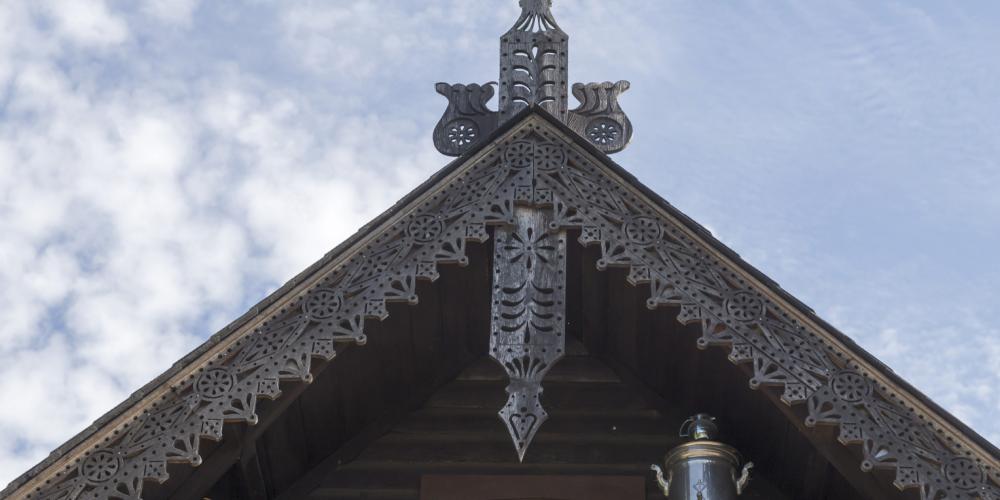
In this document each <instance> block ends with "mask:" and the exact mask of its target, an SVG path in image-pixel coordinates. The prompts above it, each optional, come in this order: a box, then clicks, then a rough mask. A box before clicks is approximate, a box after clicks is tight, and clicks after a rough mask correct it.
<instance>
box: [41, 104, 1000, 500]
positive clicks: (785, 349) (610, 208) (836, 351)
mask: <svg viewBox="0 0 1000 500" xmlns="http://www.w3.org/2000/svg"><path fill="white" fill-rule="evenodd" d="M528 167H530V168H528ZM546 206H551V209H546V211H547V210H551V219H549V218H548V217H549V216H548V215H546V216H545V217H546V219H545V220H547V221H549V222H548V223H547V225H546V234H547V235H549V236H553V235H560V234H564V233H563V232H567V231H574V232H578V233H579V237H578V241H579V242H580V243H582V244H584V245H596V246H599V247H600V249H601V259H600V260H599V262H598V266H599V267H600V268H606V267H609V266H622V267H626V268H628V279H629V282H630V283H632V284H633V285H648V286H649V289H650V292H651V295H650V298H649V300H648V302H647V304H648V306H649V307H660V306H667V305H669V306H673V307H679V309H680V313H679V316H678V319H679V320H680V321H682V322H684V323H696V324H699V325H701V330H702V335H701V338H700V339H699V340H698V345H699V347H703V348H707V347H709V346H715V345H717V346H724V347H726V348H728V349H729V350H730V355H729V358H730V359H731V360H732V361H733V362H736V363H748V364H750V366H751V367H752V371H753V376H752V378H751V379H750V386H751V387H753V388H763V387H770V386H774V387H776V388H777V389H778V390H779V391H781V393H782V399H783V400H784V401H785V402H786V403H788V404H791V405H797V404H801V405H804V406H803V408H804V409H806V410H807V411H808V418H807V419H806V423H807V424H808V425H835V426H839V429H840V440H841V441H842V442H843V443H845V444H859V445H860V449H861V451H862V452H863V454H864V461H863V462H862V463H861V464H860V465H861V467H862V468H864V469H870V468H887V469H892V470H895V474H896V476H895V477H896V479H895V484H896V486H898V487H899V488H915V489H917V490H919V491H920V493H921V498H922V499H924V500H941V499H963V500H974V499H988V500H997V499H1000V488H998V486H997V482H996V481H997V470H996V469H995V468H994V465H993V464H995V463H996V457H991V456H990V455H989V454H988V453H985V454H984V452H983V451H982V450H979V449H976V448H974V447H972V446H971V445H967V444H965V443H968V441H965V440H963V438H962V437H961V434H960V433H959V432H957V431H956V430H954V429H953V428H950V427H945V426H943V425H938V424H937V423H935V417H934V415H933V414H932V413H930V412H928V411H926V410H920V409H915V408H914V407H913V406H912V402H913V399H912V398H909V397H908V396H907V394H906V393H905V392H903V390H902V389H900V388H899V387H896V386H893V385H892V384H891V383H888V382H885V378H884V377H881V376H880V375H879V374H878V373H876V372H869V371H868V370H869V368H868V366H869V365H867V364H866V363H865V362H864V361H863V360H862V359H861V358H860V357H859V356H858V355H857V354H855V353H853V352H852V351H850V350H849V349H847V348H844V347H843V346H841V345H840V344H838V343H837V342H836V341H834V340H832V339H833V338H834V337H833V336H832V335H830V334H829V333H827V332H824V331H823V330H821V329H819V328H818V327H816V326H815V325H813V324H805V323H803V322H802V320H801V319H800V318H801V317H802V316H800V314H799V313H798V312H797V311H796V310H795V309H793V308H792V307H791V306H790V305H788V304H787V303H785V302H784V301H783V299H778V298H775V297H776V295H775V294H773V293H772V292H771V291H770V290H769V289H768V287H767V286H766V285H764V284H762V283H760V282H758V281H756V280H755V279H752V278H749V277H748V275H747V274H746V273H745V272H744V271H743V270H742V269H741V268H740V267H738V266H737V265H736V264H735V263H733V262H731V261H729V260H726V259H724V258H722V257H720V254H719V253H717V251H716V249H715V247H713V246H712V245H710V244H709V243H707V242H705V241H704V240H702V239H700V237H697V236H696V235H695V233H694V232H693V231H692V230H691V229H690V228H688V227H687V226H684V225H683V224H681V223H679V222H678V221H677V220H676V219H674V218H673V216H670V215H668V213H667V212H666V211H665V209H664V208H663V207H661V206H659V205H657V204H656V203H654V202H652V201H651V200H649V199H648V198H646V197H644V196H643V195H641V194H639V191H638V190H637V189H636V188H634V186H631V185H630V184H629V183H628V182H627V181H624V180H622V179H621V178H619V177H618V176H617V175H615V174H614V173H612V171H611V170H610V169H609V167H607V166H605V165H603V164H602V163H600V162H599V161H598V160H597V159H595V158H593V157H591V156H589V154H588V153H586V152H584V150H583V148H580V147H578V146H577V145H575V144H573V143H572V141H570V140H568V139H566V138H565V137H564V136H563V135H562V133H561V132H558V131H557V129H556V127H555V126H554V125H553V124H551V123H549V122H548V121H546V120H545V119H543V118H540V117H538V116H535V115H530V116H529V117H528V118H526V119H525V121H524V122H522V123H521V124H518V125H517V126H516V127H515V128H514V129H513V130H512V131H511V132H510V133H508V134H507V135H506V136H504V137H503V138H501V139H498V140H497V142H496V144H495V146H490V148H488V149H487V150H486V151H484V152H483V153H481V154H480V155H479V156H477V157H475V158H471V159H470V160H469V161H468V163H466V164H465V165H463V166H461V167H459V168H458V170H456V171H455V172H454V173H453V174H451V177H448V178H446V179H444V180H443V181H442V183H441V184H440V185H439V186H438V187H436V188H432V189H431V191H429V192H428V193H426V194H425V195H423V197H422V198H421V199H419V200H417V201H414V202H412V204H410V205H407V206H405V207H402V208H400V209H399V212H397V215H395V216H393V218H392V219H390V220H389V221H387V222H385V223H384V224H383V225H382V226H379V227H375V228H372V229H371V232H370V234H369V236H368V237H367V238H368V239H367V240H364V241H362V242H360V243H358V246H357V247H355V248H353V249H351V250H349V251H346V252H347V253H346V254H345V256H344V257H343V259H346V260H342V261H338V262H339V263H338V264H336V265H335V267H334V268H333V269H332V270H330V271H329V272H327V273H326V274H324V275H320V276H317V277H316V278H315V280H314V281H310V282H309V284H308V285H307V286H308V289H307V290H306V291H304V292H303V293H301V294H300V295H299V296H297V297H296V298H294V300H293V301H292V302H291V303H290V304H289V305H288V306H287V307H285V308H284V309H282V310H281V311H280V312H278V313H276V314H275V315H274V316H273V317H271V318H270V319H269V320H268V321H267V322H265V323H263V324H262V325H261V326H260V327H259V328H257V329H256V330H255V331H254V332H253V333H252V334H250V335H247V336H245V337H243V338H242V339H240V340H239V341H238V342H236V343H235V344H234V345H233V346H232V347H231V348H230V349H228V350H226V351H224V352H222V353H220V354H219V355H218V356H216V357H214V358H213V359H212V360H211V361H209V362H207V363H206V364H204V365H203V366H193V367H191V368H190V369H189V371H188V373H190V376H188V377H187V378H186V379H185V380H184V381H183V382H182V383H180V384H178V385H176V386H175V387H172V390H171V392H170V393H169V394H168V395H167V396H165V397H163V398H162V399H160V400H157V401H156V402H154V403H153V404H152V406H150V407H149V409H148V410H147V411H146V412H145V413H143V414H142V415H141V416H139V417H138V418H136V419H134V420H131V421H128V422H127V423H125V424H123V425H121V426H118V427H114V428H111V427H109V428H104V429H102V430H101V431H100V433H101V434H99V439H101V441H100V443H99V444H98V445H96V446H93V447H92V448H90V449H87V450H86V451H85V452H83V453H79V452H75V455H73V456H71V457H70V460H67V461H66V462H65V465H64V466H63V467H62V468H61V469H60V470H57V471H47V472H45V473H44V475H43V476H41V477H40V478H39V481H38V482H37V483H34V484H38V485H40V486H37V487H35V486H34V485H33V486H32V488H33V489H32V491H30V492H28V493H27V495H26V497H27V498H31V499H40V498H45V499H80V498H87V499H112V498H114V499H138V498H140V497H141V492H142V485H143V480H154V481H165V480H166V479H167V473H166V469H167V467H166V464H167V462H179V463H188V464H197V463H199V462H200V458H199V455H198V445H199V442H200V439H202V438H207V439H221V437H222V435H223V433H222V428H223V425H224V424H225V423H227V422H254V421H255V420H256V415H255V403H256V401H257V399H258V398H261V397H266V398H273V397H277V396H278V395H279V394H280V387H279V386H280V383H281V381H284V380H310V378H311V377H310V369H311V368H310V359H311V358H313V357H321V358H325V359H330V358H332V357H333V356H334V353H335V344H336V343H337V342H363V341H364V339H365V337H364V333H363V330H364V323H365V320H366V319H368V318H384V317H385V316H386V315H387V310H386V307H385V303H386V301H401V302H408V303H411V304H413V303H416V302H417V297H416V294H415V289H416V288H415V283H416V280H420V279H424V280H433V279H434V278H435V277H436V276H437V266H438V264H443V263H457V264H460V265H461V264H465V263H466V261H467V259H466V256H465V245H466V242H467V241H470V240H472V241H484V240H486V239H487V235H488V231H487V226H489V225H492V226H498V228H497V229H496V232H497V234H498V235H499V238H500V239H502V240H506V241H509V239H510V237H511V236H512V234H513V233H514V231H515V229H514V228H520V230H521V231H525V230H526V228H527V227H533V228H535V229H534V230H533V234H535V235H536V236H537V235H538V234H539V233H538V232H537V231H539V230H540V227H539V226H538V225H537V223H538V222H537V221H535V219H534V218H531V220H532V221H533V222H531V223H530V224H528V223H527V221H523V222H520V223H519V222H518V220H519V217H518V214H519V211H520V210H524V209H526V208H522V207H535V209H529V211H530V210H537V207H546ZM542 213H544V212H542ZM532 217H535V216H534V215H533V216H532ZM504 228H507V229H504ZM531 238H532V237H528V238H526V239H527V240H531ZM548 245H549V243H546V244H545V246H548ZM554 245H555V246H556V247H557V248H561V247H560V246H559V245H560V243H554ZM511 246H513V245H511ZM499 250H500V251H504V252H508V250H507V249H506V247H501V248H499ZM512 250H513V249H511V251H512ZM545 251H546V252H548V250H545ZM555 253H558V251H556V252H555ZM505 255H506V254H505ZM539 285H540V286H548V283H539ZM539 297H541V296H539ZM551 361H552V360H549V362H550V363H551Z"/></svg>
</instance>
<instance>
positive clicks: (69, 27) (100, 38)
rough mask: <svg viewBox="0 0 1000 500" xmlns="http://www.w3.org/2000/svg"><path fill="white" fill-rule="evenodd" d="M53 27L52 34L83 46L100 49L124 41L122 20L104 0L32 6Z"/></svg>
mask: <svg viewBox="0 0 1000 500" xmlns="http://www.w3.org/2000/svg"><path fill="white" fill-rule="evenodd" d="M35 5H36V7H38V8H39V10H40V11H41V12H43V13H44V14H46V15H47V16H48V17H49V18H50V19H51V20H52V21H53V22H54V23H55V25H56V30H55V31H56V33H58V34H59V35H61V36H64V37H66V38H67V39H68V40H69V41H71V42H75V43H78V44H81V45H83V46H91V47H104V46H110V45H115V44H118V43H121V42H123V41H125V40H126V39H127V38H128V35H129V32H128V26H127V25H126V24H125V21H124V20H123V19H122V18H121V17H119V16H117V15H115V14H114V13H112V12H111V11H110V10H109V9H108V5H107V3H106V2H104V0H48V1H41V2H38V3H37V4H35Z"/></svg>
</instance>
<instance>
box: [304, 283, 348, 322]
mask: <svg viewBox="0 0 1000 500" xmlns="http://www.w3.org/2000/svg"><path fill="white" fill-rule="evenodd" d="M340 306H341V300H340V294H338V293H337V292H334V291H333V290H327V289H319V290H316V291H314V292H313V293H311V294H310V295H309V297H307V298H306V302H305V304H303V307H304V308H305V310H306V314H308V315H309V317H310V318H312V319H326V318H329V317H331V316H333V315H334V314H337V312H338V311H340Z"/></svg>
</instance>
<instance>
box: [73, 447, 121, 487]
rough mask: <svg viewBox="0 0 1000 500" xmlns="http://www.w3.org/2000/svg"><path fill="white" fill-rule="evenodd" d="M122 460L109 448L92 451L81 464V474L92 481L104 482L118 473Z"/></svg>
mask: <svg viewBox="0 0 1000 500" xmlns="http://www.w3.org/2000/svg"><path fill="white" fill-rule="evenodd" d="M119 468H121V460H120V459H119V458H118V456H117V455H115V454H114V453H112V452H110V451H108V450H98V451H95V452H94V453H91V454H90V456H89V457H87V458H86V459H85V460H84V461H83V463H82V464H80V475H81V476H83V477H84V478H85V479H86V480H87V481H90V482H92V483H103V482H104V481H107V480H108V479H111V478H112V477H115V474H117V473H118V469H119Z"/></svg>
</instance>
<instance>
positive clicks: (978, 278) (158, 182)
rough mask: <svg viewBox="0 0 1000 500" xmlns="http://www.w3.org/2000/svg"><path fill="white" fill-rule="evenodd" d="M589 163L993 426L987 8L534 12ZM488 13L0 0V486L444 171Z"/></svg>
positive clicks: (995, 287) (507, 2)
mask: <svg viewBox="0 0 1000 500" xmlns="http://www.w3.org/2000/svg"><path fill="white" fill-rule="evenodd" d="M554 11H555V14H556V17H557V19H558V21H559V23H560V24H561V26H562V27H563V28H564V29H565V30H566V31H567V32H569V34H570V43H571V49H570V61H571V63H570V77H571V78H572V79H573V81H604V80H617V79H628V80H630V81H631V82H632V90H630V91H629V92H628V93H626V94H625V95H624V96H623V98H622V106H623V107H624V108H625V110H626V111H627V112H628V113H629V114H630V116H631V118H632V121H633V123H634V125H635V129H636V134H635V138H634V141H633V144H632V146H631V147H630V148H629V149H628V150H626V151H625V152H623V153H621V154H619V155H616V158H615V159H616V160H617V161H618V162H619V163H621V164H622V165H624V166H625V167H626V168H628V169H629V170H631V171H632V172H633V173H634V174H635V175H636V176H638V177H639V178H640V179H641V180H642V181H643V182H645V183H646V184H648V185H649V186H650V187H651V188H653V189H654V190H655V191H657V192H658V193H660V194H662V195H663V196H664V197H665V198H667V199H668V200H669V201H671V202H672V203H673V204H674V205H676V206H678V207H679V208H680V209H682V210H684V211H685V212H687V213H688V214H689V215H691V216H692V217H694V218H695V219H696V220H698V221H700V222H701V223H702V224H704V225H706V226H708V227H709V228H710V229H711V230H712V231H713V232H714V233H715V234H716V235H717V236H718V237H719V238H720V239H721V240H723V241H724V242H725V243H727V244H729V245H730V246H732V247H733V248H734V249H735V250H736V251H738V252H739V253H741V254H742V255H743V256H744V257H745V258H746V259H747V260H749V261H750V262H751V263H753V264H755V265H756V266H757V267H759V268H760V269H761V270H763V271H764V272H765V273H767V274H769V275H770V276H771V277H773V278H774V279H775V280H777V281H778V282H779V283H781V284H782V285H783V286H784V287H785V288H786V289H788V290H789V291H791V292H792V293H793V294H795V295H797V296H798V297H800V298H801V299H803V300H804V301H805V302H806V303H808V304H810V305H811V306H812V307H813V308H815V309H816V311H817V312H818V313H819V314H820V315H821V316H823V317H824V318H826V319H827V320H829V321H830V322H832V323H833V324H834V325H836V326H838V327H839V328H841V329H842V330H843V331H845V332H846V333H847V334H849V335H850V336H852V337H853V338H854V339H855V340H857V341H858V342H859V343H860V344H861V345H863V346H864V347H866V348H867V349H869V350H870V351H871V352H873V353H874V354H876V355H877V356H879V357H881V359H882V360H883V361H885V362H886V363H887V364H888V365H889V366H891V367H892V368H893V369H894V370H896V371H897V372H899V373H900V374H901V375H902V376H903V377H905V378H907V379H908V380H910V381H911V382H912V383H914V384H915V385H916V386H917V387H918V388H920V389H921V390H922V391H924V392H926V393H927V394H928V395H930V396H931V397H932V398H933V399H934V400H936V401H937V402H939V403H940V404H942V405H943V406H945V407H946V408H948V409H949V410H950V411H952V412H953V413H955V414H956V415H957V416H959V417H960V418H962V419H963V420H965V421H966V422H967V423H969V424H970V425H971V426H972V427H973V428H975V429H977V430H978V431H979V432H980V433H982V434H983V435H984V436H986V437H987V439H989V440H991V441H992V442H994V443H1000V421H998V420H997V419H996V418H995V415H996V414H997V412H1000V326H998V325H997V323H996V321H995V318H996V316H997V312H998V311H997V303H998V300H997V292H998V291H1000V264H998V263H997V261H996V258H995V253H996V249H997V248H1000V231H998V230H1000V196H998V194H997V193H1000V119H998V117H1000V91H998V90H997V82H998V81H1000V58H998V57H997V50H998V48H1000V30H997V29H996V26H998V25H1000V4H998V3H997V2H991V1H985V0H983V1H968V2H920V1H911V2H905V3H904V2H893V1H885V2H878V3H876V2H868V1H864V0H831V1H827V2H791V1H769V2H764V1H740V2H706V1H703V0H670V1H657V2H649V1H639V0H617V1H615V2H606V1H598V0H555V8H554ZM516 15H517V7H516V2H515V1H514V0H488V1H475V2H468V1H459V0H426V1H421V2H412V1H402V0H363V1H361V0H353V1H347V0H341V1H336V0H330V1H318V0H317V1H308V0H301V1H300V0H295V1H281V2H277V1H273V2H272V1H263V0H248V1H246V2H235V1H231V0H219V1H212V2H205V1H201V0H141V1H135V2H125V1H105V0H65V1H55V0H8V1H5V2H2V3H0V234H2V235H3V236H2V238H0V262H3V265H2V266H0V356H2V358H0V359H2V360H3V363H0V393H3V394H6V395H7V397H8V398H16V399H12V400H10V403H9V404H6V405H2V407H0V482H5V481H6V480H9V479H12V478H13V477H15V476H16V475H18V474H20V473H21V472H23V471H24V470H25V469H27V468H28V467H30V466H31V465H33V464H34V463H36V462H37V461H39V460H40V459H42V458H43V457H44V456H45V455H46V454H47V453H48V452H49V451H51V450H52V449H53V448H54V447H56V446H57V445H59V444H60V443H61V442H63V441H64V440H65V439H67V438H68V437H70V436H71V435H73V434H75V433H76V432H78V431H79V430H81V429H83V428H84V427H86V426H87V425H88V424H89V423H90V422H92V421H93V419H95V418H96V417H98V416H99V415H100V414H102V413H103V412H105V411H107V410H108V409H110V408H111V407H112V406H114V405H115V404H117V403H118V402H120V401H121V400H122V399H124V398H125V397H127V396H128V394H130V393H131V392H132V391H134V390H135V389H136V388H138V387H139V386H141V385H142V384H143V383H145V382H146V381H148V380H149V379H151V378H152V377H153V376H155V375H156V374H158V373H160V372H161V371H163V370H164V369H166V368H167V367H169V365H170V364H171V363H172V362H173V361H175V360H176V359H178V358H179V357H180V356H182V355H183V354H184V353H186V352H187V351H189V350H190V349H192V348H193V347H194V346H196V345H197V344H199V343H200V342H202V341H203V340H204V339H206V338H207V337H208V336H209V335H210V334H212V333H214V332H215V331H216V329H218V328H220V327H221V326H223V325H225V324H226V323H228V322H229V320H231V319H232V318H234V317H236V316H237V315H239V314H240V313H242V312H243V311H244V310H245V309H246V308H247V307H248V306H249V305H251V304H253V303H255V302H256V301H257V300H259V299H260V298H261V297H263V296H264V295H265V294H266V293H267V292H268V291H270V290H273V289H274V288H276V287H277V286H278V285H280V284H281V283H283V282H284V281H285V280H286V279H288V278H289V277H291V276H293V275H294V274H295V273H297V272H298V271H299V270H301V269H302V268H304V267H306V266H307V265H308V264H310V263H312V262H313V261H314V260H316V259H317V258H319V257H320V256H321V255H323V253H325V252H326V251H327V250H329V249H330V248H332V247H333V246H334V245H336V244H337V243H338V242H339V241H341V240H342V239H344V238H345V237H346V236H348V235H349V234H351V233H352V232H353V231H355V230H356V229H357V228H358V227H360V226H361V225H362V224H363V223H364V222H366V221H367V220H368V219H370V218H371V217H373V216H374V215H376V214H377V213H379V212H381V211H382V210H383V209H384V208H386V207H387V206H389V204H391V203H392V202H394V201H395V200H396V199H398V198H399V197H400V196H402V195H403V194H405V193H406V192H407V191H409V190H410V189H412V188H413V187H415V186H416V185H417V184H418V183H419V182H420V181H422V180H423V179H425V178H426V177H427V176H428V175H430V174H431V173H432V172H433V171H435V170H437V169H438V168H440V167H441V166H443V165H444V164H445V163H446V162H447V161H448V159H447V158H445V157H442V156H440V155H438V154H437V153H436V152H435V151H434V149H433V146H432V144H431V141H430V133H431V130H432V129H433V127H434V124H435V123H436V121H437V119H438V118H439V116H440V113H441V112H442V111H443V110H444V107H445V104H446V102H445V100H444V99H443V98H442V97H441V96H439V95H438V94H436V93H435V92H434V86H433V84H434V83H435V82H437V81H448V82H466V83H471V82H480V83H482V82H486V81H490V80H495V79H496V78H497V70H498V68H497V65H498V61H497V58H498V50H497V44H498V37H499V35H500V34H501V33H502V32H504V31H506V29H507V28H508V27H509V26H510V25H511V24H512V23H513V20H514V19H515V17H516Z"/></svg>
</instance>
